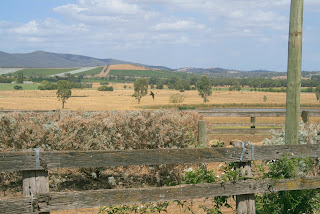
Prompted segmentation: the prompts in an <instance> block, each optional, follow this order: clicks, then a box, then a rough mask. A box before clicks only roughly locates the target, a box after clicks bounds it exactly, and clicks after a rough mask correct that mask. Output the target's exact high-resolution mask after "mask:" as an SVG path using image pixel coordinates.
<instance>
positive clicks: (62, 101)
mask: <svg viewBox="0 0 320 214" xmlns="http://www.w3.org/2000/svg"><path fill="white" fill-rule="evenodd" d="M64 103H65V102H64V101H62V109H64Z"/></svg>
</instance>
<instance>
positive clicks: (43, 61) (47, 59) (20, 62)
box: [0, 51, 171, 70]
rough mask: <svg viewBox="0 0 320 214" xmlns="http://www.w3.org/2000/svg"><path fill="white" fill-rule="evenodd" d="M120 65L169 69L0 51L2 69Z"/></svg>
mask: <svg viewBox="0 0 320 214" xmlns="http://www.w3.org/2000/svg"><path fill="white" fill-rule="evenodd" d="M118 64H131V65H141V66H144V67H150V68H158V69H169V68H166V67H161V66H147V65H142V64H139V63H132V62H126V61H122V60H117V59H97V58H93V57H88V56H81V55H74V54H59V53H50V52H45V51H35V52H32V53H25V54H9V53H5V52H1V51H0V67H4V68H77V67H93V66H105V65H118ZM170 70H171V69H170Z"/></svg>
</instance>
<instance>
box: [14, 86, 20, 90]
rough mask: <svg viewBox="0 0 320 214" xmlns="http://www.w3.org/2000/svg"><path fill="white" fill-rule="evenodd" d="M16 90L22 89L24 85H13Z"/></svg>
mask: <svg viewBox="0 0 320 214" xmlns="http://www.w3.org/2000/svg"><path fill="white" fill-rule="evenodd" d="M13 89H14V90H22V86H21V85H15V86H14V87H13Z"/></svg>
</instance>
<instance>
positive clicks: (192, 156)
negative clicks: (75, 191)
mask: <svg viewBox="0 0 320 214" xmlns="http://www.w3.org/2000/svg"><path fill="white" fill-rule="evenodd" d="M241 153H242V148H191V149H154V150H122V151H87V152H81V151H68V152H41V153H40V169H58V168H82V167H107V166H129V165H158V164H182V163H212V162H240V156H241ZM286 154H292V157H298V156H302V157H306V156H309V157H320V144H312V145H281V146H279V145H277V146H255V147H254V159H255V160H274V159H279V158H281V157H282V156H283V155H286ZM248 160H251V147H249V148H247V151H246V154H245V155H244V159H243V161H244V162H245V161H248ZM34 169H35V153H34V152H2V153H0V171H19V170H34Z"/></svg>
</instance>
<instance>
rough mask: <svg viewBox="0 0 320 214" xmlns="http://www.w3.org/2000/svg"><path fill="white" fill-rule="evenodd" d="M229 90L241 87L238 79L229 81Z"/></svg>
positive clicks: (237, 89) (238, 89) (236, 89)
mask: <svg viewBox="0 0 320 214" xmlns="http://www.w3.org/2000/svg"><path fill="white" fill-rule="evenodd" d="M229 90H233V91H240V90H241V87H240V82H239V80H234V81H232V83H231V87H230V88H229Z"/></svg>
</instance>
